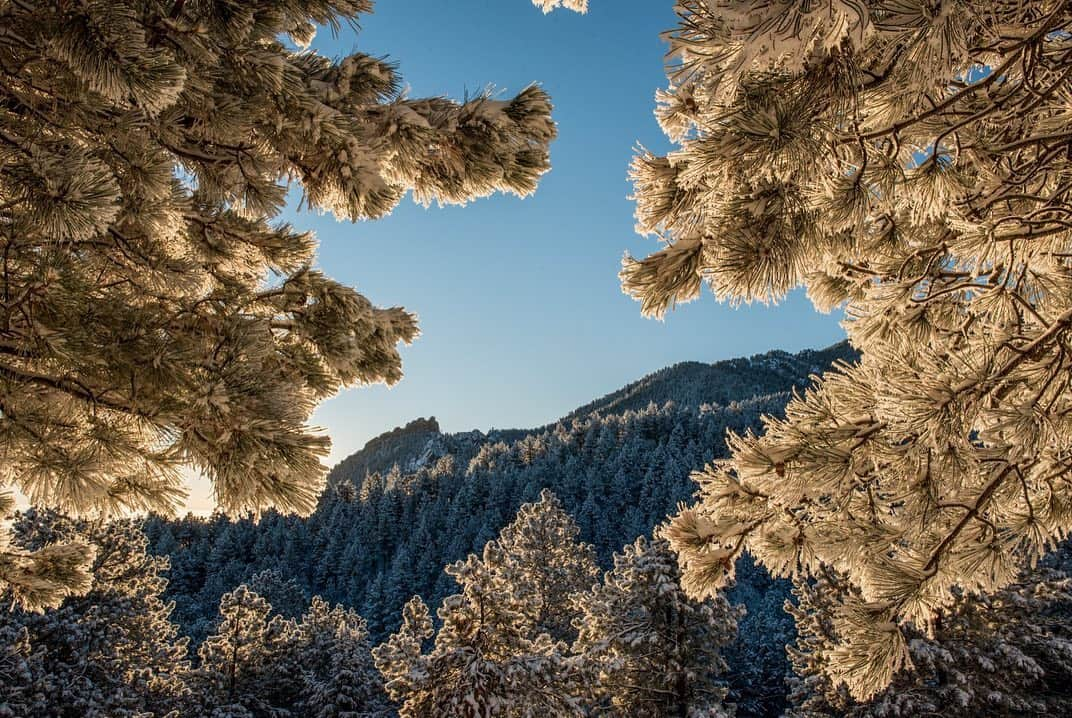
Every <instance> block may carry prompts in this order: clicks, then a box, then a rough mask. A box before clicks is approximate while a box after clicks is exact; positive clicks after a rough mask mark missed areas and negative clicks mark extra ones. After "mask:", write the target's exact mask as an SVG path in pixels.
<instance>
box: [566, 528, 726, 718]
mask: <svg viewBox="0 0 1072 718" xmlns="http://www.w3.org/2000/svg"><path fill="white" fill-rule="evenodd" d="M680 579H681V571H680V569H679V568H678V565H677V560H676V558H675V556H674V554H673V552H672V551H671V550H670V547H669V544H668V543H667V542H666V541H665V540H663V539H660V538H656V539H653V540H648V539H645V538H644V537H640V538H638V539H637V540H636V541H635V542H634V543H633V544H631V545H629V546H626V547H625V549H624V550H623V551H622V553H620V554H616V555H615V556H614V568H613V569H612V570H611V571H608V572H607V574H606V576H605V577H604V581H603V583H602V584H601V585H597V586H595V587H594V588H593V589H592V591H591V592H590V593H589V594H587V595H585V596H584V597H583V599H581V601H580V604H581V605H582V606H583V607H584V613H583V614H582V615H581V617H580V618H579V619H578V620H577V627H578V628H579V631H580V634H579V636H578V638H577V641H576V643H575V644H574V651H575V652H576V653H577V654H578V656H579V657H580V660H581V662H582V663H583V665H584V667H585V671H586V672H587V673H588V675H590V676H591V685H592V700H593V702H594V704H595V708H596V710H597V711H598V714H599V715H611V716H623V717H624V716H630V717H634V716H635V717H636V718H663V717H664V716H681V718H700V717H701V716H710V717H711V718H729V717H732V716H733V715H734V708H733V706H732V705H731V704H726V703H725V700H724V699H725V697H726V693H727V689H726V687H725V686H724V684H723V683H722V682H721V681H720V680H719V676H720V674H722V673H723V672H724V671H725V670H726V663H725V661H724V660H723V659H722V657H721V656H720V655H719V652H718V651H719V648H720V647H722V646H725V645H726V644H728V643H730V642H732V641H733V640H734V638H735V637H736V635H737V617H738V615H739V614H738V611H737V610H736V609H734V608H732V607H731V606H730V604H729V603H728V602H727V601H726V599H725V598H723V597H722V596H717V597H715V598H708V599H705V600H703V601H694V600H692V599H690V598H688V597H687V596H686V595H685V593H684V592H683V591H682V589H681V585H680Z"/></svg>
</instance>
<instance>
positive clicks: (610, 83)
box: [190, 0, 844, 510]
mask: <svg viewBox="0 0 1072 718" xmlns="http://www.w3.org/2000/svg"><path fill="white" fill-rule="evenodd" d="M591 6H592V7H591V10H590V11H589V13H588V15H584V16H581V15H576V14H574V13H571V12H566V11H562V10H559V11H557V12H555V13H552V14H551V15H547V16H544V15H543V14H542V13H541V12H540V11H539V10H538V9H537V8H535V7H534V6H533V5H532V4H531V3H530V2H529V1H528V0H452V1H451V2H442V0H412V1H411V2H386V1H381V2H379V3H377V6H376V11H375V13H374V14H372V15H369V16H364V17H363V18H362V19H361V21H360V22H361V30H360V32H359V33H354V32H353V31H352V30H350V29H349V28H346V29H344V30H343V31H342V32H341V33H340V34H339V35H338V36H337V37H332V36H331V34H330V33H329V32H322V33H321V34H320V36H319V37H318V38H317V40H316V42H315V43H314V47H315V48H316V49H317V50H318V51H320V52H322V53H324V54H328V55H331V56H336V57H341V56H344V55H345V54H348V53H349V52H351V51H353V50H360V51H361V52H366V53H369V54H372V55H377V56H380V55H386V56H388V57H389V58H390V59H392V60H393V61H395V62H397V63H398V65H399V67H400V71H401V74H402V77H403V79H404V82H405V83H406V84H407V85H408V86H409V88H410V94H411V96H415V97H416V96H428V95H446V96H450V97H455V98H461V97H464V96H465V95H466V93H467V92H468V93H469V94H470V95H472V94H474V93H476V92H478V91H480V90H481V89H483V88H484V87H486V86H488V85H492V86H494V87H495V88H497V89H501V90H502V91H504V92H505V93H509V94H513V93H516V92H517V91H519V90H521V89H522V88H524V87H525V86H526V85H528V84H529V83H531V82H539V83H541V84H542V86H543V87H544V88H545V89H546V90H547V91H548V92H549V93H550V95H551V97H552V100H553V102H554V106H555V112H554V117H555V120H556V121H557V123H558V130H559V138H558V140H557V141H556V142H555V143H554V144H553V145H552V146H551V164H552V170H551V171H550V172H549V173H548V174H546V175H544V177H543V179H542V181H541V184H540V188H539V189H538V190H537V192H536V194H535V195H533V196H531V197H528V198H527V199H524V200H521V199H518V198H516V197H513V196H509V195H503V196H495V197H492V198H488V199H483V200H478V201H476V202H473V203H471V204H469V205H468V206H466V207H445V208H437V207H434V206H433V207H431V208H428V209H425V208H423V207H420V206H419V205H416V204H414V203H413V202H412V201H410V200H408V199H407V200H404V201H403V203H402V204H401V205H400V206H399V207H398V209H397V210H396V211H395V212H394V214H392V215H391V216H390V217H388V218H386V219H383V220H378V221H376V222H362V223H357V224H351V223H348V222H337V221H335V220H334V219H333V218H332V217H331V216H330V215H318V214H316V213H310V212H308V211H303V212H295V211H288V212H287V213H286V216H285V219H286V220H288V221H290V222H292V223H293V224H294V225H295V226H297V227H301V228H311V229H314V230H315V231H316V233H317V236H318V238H319V240H320V249H319V264H320V266H321V268H322V269H324V270H325V271H326V273H327V274H329V275H330V276H332V277H333V278H335V279H337V280H340V281H342V282H345V283H347V284H349V285H351V286H354V287H356V288H357V289H358V290H359V291H361V292H362V293H363V294H365V295H366V296H367V297H369V299H371V300H372V301H373V302H374V303H376V304H379V305H381V306H395V305H401V306H404V307H406V308H407V309H409V310H410V311H413V312H415V313H416V314H417V315H418V316H419V318H420V325H421V331H422V335H421V337H420V338H419V339H418V340H417V341H416V342H415V343H414V344H413V345H412V346H411V347H408V348H405V349H404V350H403V362H404V364H403V368H404V371H405V378H404V379H403V380H402V382H401V383H400V384H398V385H396V386H395V387H393V388H391V389H387V388H385V387H382V386H374V387H363V388H355V389H351V390H348V391H345V392H343V393H342V394H340V395H339V396H337V397H335V398H333V399H331V400H329V401H327V402H326V403H325V404H323V405H322V406H321V407H320V409H319V410H318V411H317V412H316V414H315V415H314V423H316V424H317V425H319V426H322V427H324V428H325V429H326V431H327V432H328V434H329V435H330V436H331V438H332V440H333V442H334V443H333V450H332V453H331V456H330V458H329V463H332V464H334V463H335V462H336V461H338V460H340V459H342V458H343V457H345V456H347V455H349V454H350V453H352V452H354V451H356V450H357V449H360V448H361V447H362V446H363V445H364V443H365V442H366V441H368V439H370V438H372V437H373V436H376V435H377V434H379V433H382V432H383V431H386V430H389V429H391V428H393V427H395V426H397V425H401V424H404V423H406V422H407V421H409V420H411V419H413V418H416V417H418V416H430V415H434V416H436V418H438V419H439V422H440V424H441V426H442V427H443V429H444V430H445V431H466V430H469V429H481V430H487V429H490V428H524V427H531V426H537V425H540V424H544V423H547V422H549V421H552V420H554V419H556V418H558V417H559V416H561V415H563V414H566V413H568V412H569V411H570V410H571V409H573V408H575V407H576V406H578V405H580V404H583V403H585V402H587V401H589V400H590V399H593V398H595V397H598V396H601V395H603V394H605V393H607V392H609V391H613V390H614V389H617V388H619V387H620V386H622V385H623V384H626V383H628V382H629V381H632V380H634V379H637V378H639V377H641V376H643V375H644V374H647V373H649V372H651V371H654V370H657V369H660V368H662V367H664V366H667V365H669V364H673V363H676V362H680V361H686V360H696V361H704V362H712V361H717V360H719V359H726V358H730V357H735V356H742V355H749V354H755V353H757V352H763V351H767V350H769V349H785V350H788V351H796V350H799V349H803V348H806V347H822V346H827V345H829V344H832V343H833V342H835V341H838V340H839V339H841V338H843V337H844V332H843V331H842V330H841V328H840V326H839V325H838V317H836V316H825V315H820V314H817V313H816V312H815V311H814V310H813V309H812V307H811V304H810V303H809V302H808V301H807V299H806V298H805V297H804V296H803V293H801V292H797V293H795V294H794V295H792V296H791V297H790V298H789V299H788V300H787V301H786V302H784V303H783V304H781V305H779V306H777V307H763V306H754V307H751V308H742V309H733V308H731V307H729V306H728V305H724V304H719V303H718V302H716V301H715V299H714V298H713V297H712V296H711V295H710V294H709V293H707V292H706V290H705V296H703V297H702V298H701V299H700V300H699V301H696V302H693V303H691V304H687V305H684V306H681V307H679V308H678V309H677V310H676V311H674V312H672V313H670V314H669V315H668V316H667V318H666V320H665V321H664V322H660V321H655V320H651V319H645V318H643V317H641V315H640V307H639V304H637V303H635V302H634V301H633V300H632V299H630V298H629V297H627V296H626V295H624V294H622V292H621V289H620V287H619V284H618V278H617V272H618V269H619V264H620V261H621V257H622V254H623V253H624V252H625V251H629V252H630V253H632V254H633V255H634V256H644V255H645V254H647V253H649V252H651V251H653V250H655V249H657V248H658V245H657V243H656V242H655V241H654V240H652V239H650V238H645V237H641V236H639V235H637V234H636V233H635V232H634V230H633V205H632V202H631V201H630V200H629V199H628V195H629V194H630V192H631V185H630V183H629V182H628V181H627V178H626V173H627V170H628V164H629V161H630V159H631V157H632V150H633V147H634V146H636V145H637V144H638V143H639V144H643V145H644V146H646V147H649V148H651V149H653V150H658V151H663V150H665V149H666V148H667V144H666V141H665V140H664V138H663V136H662V134H661V132H660V130H659V127H658V125H657V124H656V122H655V119H654V116H653V113H652V111H653V109H654V106H655V104H654V93H655V91H656V89H658V88H660V87H662V86H664V84H665V79H664V75H663V72H662V66H663V53H664V52H665V45H664V43H663V42H662V40H661V39H660V38H659V33H660V32H662V31H664V30H667V29H669V28H671V27H673V26H674V24H675V22H674V20H675V16H674V13H673V2H672V1H671V0H591ZM204 488H205V487H204V486H203V485H198V486H196V487H195V491H194V495H193V496H191V502H190V508H191V509H195V510H204V509H205V508H206V507H207V506H206V503H205V501H206V495H205V490H204Z"/></svg>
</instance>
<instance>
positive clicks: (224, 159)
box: [0, 0, 555, 605]
mask: <svg viewBox="0 0 1072 718" xmlns="http://www.w3.org/2000/svg"><path fill="white" fill-rule="evenodd" d="M371 9H372V3H371V2H370V1H369V0H246V1H244V2H241V3H234V2H229V1H227V0H206V1H203V2H202V1H199V2H185V1H184V0H135V1H122V0H103V1H101V2H90V3H57V2H52V1H51V0H20V1H19V2H3V3H0V28H3V32H2V33H0V64H2V66H3V68H4V70H3V72H4V81H3V82H2V83H0V107H2V108H3V109H2V111H0V227H3V232H0V246H2V248H3V256H4V267H5V271H4V272H3V273H2V277H0V283H2V291H3V296H4V298H5V299H4V302H3V305H2V307H0V324H2V326H3V340H2V342H0V397H2V399H0V402H2V410H0V448H2V450H3V462H2V469H0V488H4V487H8V486H13V485H14V486H18V487H19V488H20V489H22V490H23V491H24V492H25V493H26V494H28V495H29V496H30V498H31V500H32V501H33V502H34V503H38V504H42V505H49V506H57V507H61V508H63V509H66V510H72V511H91V510H104V511H112V510H127V509H138V510H141V509H146V508H152V509H166V508H169V507H171V506H173V505H174V504H175V503H176V502H177V501H178V500H179V499H180V498H181V495H182V483H181V479H180V475H181V472H180V470H181V469H182V468H183V467H184V466H191V467H194V468H196V469H199V470H200V471H202V472H203V473H204V474H205V475H207V476H208V477H209V478H210V479H211V480H212V482H213V485H214V488H215V495H216V498H217V499H218V501H219V504H220V505H221V506H222V507H223V508H224V509H226V510H239V509H244V508H250V509H257V508H261V507H265V506H268V505H276V506H279V507H281V508H282V509H286V510H300V511H304V510H309V509H311V508H312V506H313V504H314V502H315V500H316V497H317V495H318V494H319V489H320V486H321V477H322V473H323V468H322V465H321V463H320V458H321V457H322V456H323V455H324V454H326V452H327V451H328V443H329V442H328V439H327V437H325V436H323V435H322V434H319V433H317V432H315V431H314V430H313V429H312V428H311V427H310V426H309V425H308V418H309V416H310V414H311V412H312V411H313V409H314V408H315V406H316V405H317V403H318V402H319V401H321V400H323V399H324V398H326V397H329V396H331V395H333V394H334V393H335V392H336V391H338V390H339V389H340V388H341V387H343V386H348V385H353V384H360V383H368V382H381V381H382V382H387V383H393V382H395V381H397V380H398V379H399V378H400V377H401V368H400V359H399V355H398V352H397V345H398V343H399V342H408V341H410V340H411V339H412V338H413V337H414V336H415V335H416V333H417V327H416V322H415V318H414V317H413V315H411V314H409V313H407V312H405V311H403V310H402V309H399V308H390V309H381V308H377V307H375V306H374V305H373V304H372V303H371V302H370V301H369V300H368V299H366V298H365V297H363V296H361V295H360V294H358V293H357V292H356V291H354V290H353V289H351V288H349V287H345V286H342V285H340V284H338V283H336V282H334V281H332V280H331V279H329V278H328V277H326V276H324V275H323V274H322V273H321V272H320V271H319V270H316V269H314V268H313V265H314V259H315V257H314V248H315V241H314V238H313V237H312V235H311V234H310V233H308V232H301V231H297V230H295V229H293V228H291V227H289V226H288V225H286V224H282V223H278V222H276V221H275V220H276V218H277V217H278V214H279V211H280V209H281V208H282V206H283V203H284V200H285V197H286V195H287V191H288V187H289V186H290V184H291V183H292V182H293V183H296V184H299V185H300V187H301V189H302V192H303V196H304V199H305V201H306V202H307V203H308V204H309V205H310V206H312V207H316V208H320V209H324V210H328V211H331V212H333V213H334V214H335V215H336V216H338V217H340V218H345V219H349V220H358V219H364V218H377V217H382V216H384V215H385V214H387V213H389V212H390V211H391V210H392V209H393V208H394V207H395V206H396V205H397V203H398V202H399V201H400V200H401V198H402V197H403V196H404V195H406V194H407V193H412V196H413V197H414V199H415V200H416V201H418V202H422V203H430V202H441V203H464V202H466V201H468V200H471V199H473V198H476V197H482V196H485V195H488V194H491V193H493V192H496V191H506V192H513V193H515V194H518V195H526V194H528V193H530V192H532V191H533V190H534V189H535V187H536V183H537V180H538V178H539V176H540V175H541V174H542V173H543V172H545V171H546V170H547V169H548V167H549V164H548V143H549V142H550V141H551V140H552V139H553V137H554V136H555V126H554V123H553V122H552V121H551V119H550V110H551V105H550V102H549V99H548V97H547V95H546V94H545V93H544V92H543V91H542V90H540V89H539V88H537V87H534V86H533V87H528V88H526V89H524V90H522V91H521V92H520V93H519V94H517V95H516V96H514V97H505V98H503V99H493V98H491V97H489V96H485V95H482V94H481V95H477V96H475V97H472V98H470V99H468V100H467V101H465V102H454V101H451V100H449V99H446V98H442V97H432V98H413V97H408V96H406V95H405V94H404V93H403V91H402V89H401V88H402V82H401V78H400V76H399V74H398V72H397V70H396V68H395V66H394V65H393V64H391V63H390V62H388V61H386V60H384V59H378V58H375V57H372V56H370V55H367V54H364V53H361V52H355V53H353V54H351V55H348V56H346V57H342V58H340V59H338V60H332V59H329V58H327V57H324V56H322V55H319V54H317V53H315V52H311V51H309V50H308V49H307V47H308V45H309V43H310V42H311V40H312V39H313V36H314V33H315V31H316V28H317V26H318V25H320V26H325V25H326V26H329V27H332V28H337V27H338V26H340V25H341V24H343V23H354V26H355V27H356V23H355V22H354V21H355V20H356V18H357V16H358V15H359V14H361V13H367V12H370V11H371ZM266 279H267V280H268V281H267V282H266V281H265V280H266ZM5 496H6V495H5ZM0 500H3V501H6V500H7V499H0ZM88 558H89V557H88V556H86V555H85V554H84V552H82V551H80V550H79V547H70V548H68V549H66V550H62V549H58V548H49V549H47V550H46V553H45V554H43V555H41V556H39V557H37V558H30V557H27V556H25V555H24V554H14V553H13V552H11V551H9V550H8V549H7V548H5V546H4V545H0V581H3V582H4V583H5V585H7V586H10V587H11V588H12V590H15V589H17V591H16V593H15V595H16V597H17V598H18V599H19V600H20V601H21V602H23V603H25V604H27V605H55V604H56V603H58V602H59V601H60V600H61V599H62V598H63V596H64V595H65V594H66V593H67V592H69V591H73V590H84V589H85V588H86V586H85V580H84V574H82V573H79V572H78V571H77V568H78V567H79V566H84V565H85V563H86V562H87V561H88Z"/></svg>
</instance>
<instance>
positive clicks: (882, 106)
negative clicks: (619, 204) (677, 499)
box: [621, 0, 1072, 697]
mask: <svg viewBox="0 0 1072 718" xmlns="http://www.w3.org/2000/svg"><path fill="white" fill-rule="evenodd" d="M675 10H676V12H677V13H678V15H679V16H680V23H679V26H678V27H677V28H676V29H675V30H673V31H672V32H669V33H667V35H666V38H667V39H668V41H669V43H670V55H669V56H670V58H671V59H670V65H669V67H668V76H669V86H668V88H667V89H666V90H665V91H663V92H660V93H659V94H658V109H657V115H658V118H659V121H660V123H661V124H662V127H663V129H664V130H665V132H666V134H667V135H668V137H669V138H670V140H671V141H672V142H674V143H675V145H676V147H675V148H674V149H673V150H672V151H670V152H669V153H667V154H666V155H665V156H659V155H656V154H654V153H650V152H647V151H642V152H641V153H640V154H639V155H638V156H637V157H636V159H635V161H634V163H633V168H632V176H633V179H634V182H635V197H636V200H637V205H636V207H637V209H636V214H637V224H638V227H639V229H640V230H641V231H642V232H645V233H650V234H652V235H655V236H656V237H657V238H658V239H659V240H660V241H661V242H662V244H663V246H662V248H661V249H660V250H658V251H657V252H655V253H654V254H652V255H651V256H649V257H647V258H646V259H642V260H634V259H632V258H628V257H627V258H626V260H625V262H624V265H623V269H622V272H621V277H622V281H623V286H624V289H625V290H626V291H627V292H628V293H630V294H632V295H633V296H635V297H636V298H637V299H639V300H640V301H641V302H642V311H643V312H644V313H646V314H653V315H662V314H663V313H664V312H666V311H667V310H668V309H669V308H670V307H672V306H674V305H675V304H676V303H677V302H683V301H688V300H691V299H693V298H695V297H696V296H698V294H699V292H700V288H701V285H702V284H703V282H704V281H706V282H707V283H709V284H710V286H711V288H712V290H713V292H714V294H715V295H716V296H717V297H718V298H719V299H721V300H727V301H730V302H732V303H734V304H738V303H742V302H751V301H764V302H766V301H776V300H778V299H780V298H781V297H783V296H785V295H786V293H787V292H788V291H789V290H791V289H792V288H794V287H798V286H805V287H807V290H808V292H809V295H810V297H811V298H812V300H813V302H814V303H815V305H816V306H817V308H819V309H820V310H824V311H829V310H831V309H833V308H835V307H839V306H844V307H845V312H846V322H845V326H846V329H847V331H848V333H849V338H850V341H851V342H852V344H853V346H854V347H856V348H857V349H858V350H859V351H860V352H861V354H862V358H861V360H860V362H859V363H858V364H857V365H855V366H844V367H841V368H839V369H838V370H836V371H833V372H828V373H827V374H826V375H825V376H824V377H823V378H822V380H821V381H819V383H818V384H817V385H816V386H815V387H814V388H812V389H810V390H808V391H806V392H805V393H803V394H802V395H801V396H799V397H797V398H795V399H794V400H793V401H792V402H790V404H789V406H788V408H787V410H786V416H785V418H784V419H773V418H772V419H769V420H768V421H767V422H766V427H765V431H764V432H763V433H762V435H745V436H732V437H731V438H730V447H731V449H732V453H733V460H732V462H730V463H729V464H725V465H718V466H712V467H709V468H708V469H706V470H705V471H704V472H703V473H702V474H701V475H700V476H699V480H700V482H701V484H702V496H701V497H700V501H699V505H698V507H697V508H696V509H695V510H689V511H686V512H685V513H683V514H682V515H681V516H680V518H679V519H678V521H677V522H676V532H675V535H674V540H673V543H674V546H675V549H676V550H677V551H678V552H679V553H680V557H681V559H682V560H683V562H684V565H685V582H686V586H687V587H688V589H689V590H690V592H691V593H692V594H693V595H696V596H703V595H707V594H709V593H711V592H713V591H716V590H718V588H719V587H720V586H721V585H723V583H724V582H725V581H727V580H729V578H730V577H731V576H732V573H733V570H732V567H733V564H734V561H735V559H736V558H737V557H738V556H739V555H740V554H741V552H742V551H744V550H748V551H750V552H751V553H753V554H754V555H755V556H756V557H757V558H758V560H759V561H760V562H762V563H763V564H764V565H765V566H767V567H768V568H770V569H771V571H772V572H775V573H777V574H781V575H786V576H792V575H798V574H801V573H808V572H813V571H816V570H818V567H819V566H820V564H822V563H825V564H829V565H831V566H834V567H835V568H836V569H838V570H839V571H842V572H844V573H845V574H846V576H847V577H848V579H849V580H850V581H851V582H852V583H853V584H854V585H855V586H857V587H858V588H859V590H860V595H859V598H858V599H857V598H850V599H849V600H850V601H851V604H852V605H851V606H848V607H847V610H846V611H844V612H843V613H841V614H840V615H839V616H838V617H837V618H835V621H836V622H837V624H838V626H837V632H838V635H839V636H840V637H841V641H842V644H841V646H840V647H839V648H838V650H837V651H836V652H835V657H834V659H833V660H831V661H830V662H829V664H828V665H829V669H830V671H831V674H832V676H833V677H834V678H836V679H838V680H844V681H846V682H847V684H848V685H849V687H850V688H851V690H852V692H853V693H854V694H855V695H857V696H858V697H863V696H866V695H868V694H871V693H873V692H876V691H879V690H881V689H882V688H883V687H884V686H885V685H887V684H888V683H889V682H890V680H891V679H892V677H893V675H894V674H895V673H896V672H897V670H898V669H899V668H901V667H902V666H904V665H907V662H908V659H909V653H910V652H909V647H908V644H907V642H906V640H905V637H904V633H903V631H902V630H900V628H901V627H904V626H908V625H911V624H915V625H920V626H925V625H926V624H928V623H931V622H933V621H934V620H935V619H936V618H937V616H938V615H940V614H941V612H942V611H943V610H945V609H946V608H948V607H949V605H950V604H951V603H952V602H953V601H954V597H955V596H956V595H957V594H958V592H969V593H970V592H974V591H978V590H984V591H993V590H997V589H1000V588H1001V587H1002V586H1005V585H1007V584H1009V583H1010V582H1012V581H1014V580H1015V578H1016V576H1017V573H1018V571H1019V569H1020V568H1021V567H1022V566H1024V565H1028V564H1030V563H1031V562H1033V561H1034V560H1036V559H1037V558H1038V557H1039V556H1040V555H1042V554H1043V553H1045V552H1046V551H1047V550H1048V549H1050V548H1052V546H1053V544H1054V542H1055V541H1056V540H1058V539H1059V538H1061V537H1063V536H1064V535H1066V534H1067V533H1068V532H1069V531H1070V530H1072V501H1070V500H1069V497H1070V496H1072V462H1070V461H1069V459H1068V457H1069V455H1070V451H1072V423H1070V419H1069V417H1070V416H1072V411H1070V409H1072V394H1070V393H1069V392H1067V391H1066V386H1067V385H1068V383H1069V380H1070V377H1072V352H1069V351H1068V342H1069V339H1070V338H1072V291H1070V286H1072V185H1070V184H1069V182H1068V181H1067V177H1068V175H1069V173H1070V172H1072V153H1070V152H1069V148H1070V147H1072V134H1070V133H1069V130H1068V126H1069V118H1070V114H1069V104H1068V98H1069V96H1070V95H1072V74H1070V73H1069V72H1068V65H1069V58H1070V53H1072V6H1070V5H1069V4H1068V3H1067V2H1065V0H1041V1H1039V2H1024V1H1023V0H955V1H954V0H950V1H943V2H936V3H931V2H887V1H886V0H844V1H842V0H838V1H835V2H827V3H818V2H803V3H796V2H762V3H753V2H744V1H742V0H679V1H678V2H677V3H676V5H675Z"/></svg>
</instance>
